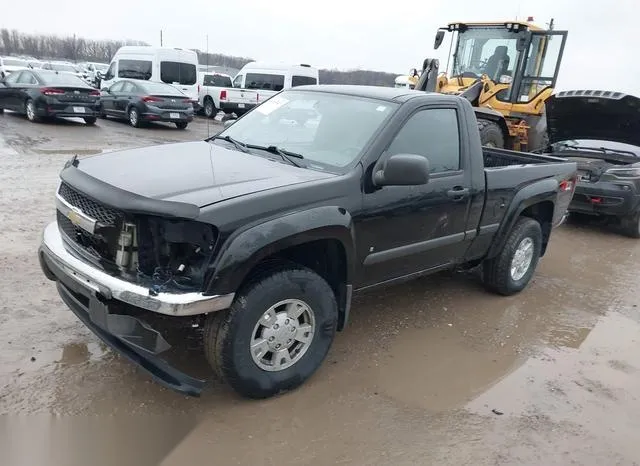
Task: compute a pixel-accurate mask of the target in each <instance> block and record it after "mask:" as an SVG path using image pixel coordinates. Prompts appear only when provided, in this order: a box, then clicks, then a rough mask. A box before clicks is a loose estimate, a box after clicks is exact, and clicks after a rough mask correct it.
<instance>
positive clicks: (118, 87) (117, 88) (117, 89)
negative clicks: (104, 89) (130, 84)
mask: <svg viewBox="0 0 640 466" xmlns="http://www.w3.org/2000/svg"><path fill="white" fill-rule="evenodd" d="M123 85H124V82H123V81H118V82H117V83H115V84H114V85H113V86H111V88H110V89H109V90H110V91H111V92H120V91H122V86H123Z"/></svg>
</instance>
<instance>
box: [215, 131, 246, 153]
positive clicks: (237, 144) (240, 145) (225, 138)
mask: <svg viewBox="0 0 640 466" xmlns="http://www.w3.org/2000/svg"><path fill="white" fill-rule="evenodd" d="M215 139H222V140H223V141H227V142H230V143H231V144H233V145H234V146H235V148H236V149H238V150H239V151H241V152H244V153H245V154H249V153H250V152H249V150H248V149H247V145H246V144H243V143H241V142H240V141H238V140H236V139H233V138H232V137H231V136H218V135H215V136H211V137H210V138H207V139H205V141H207V142H209V141H213V140H215Z"/></svg>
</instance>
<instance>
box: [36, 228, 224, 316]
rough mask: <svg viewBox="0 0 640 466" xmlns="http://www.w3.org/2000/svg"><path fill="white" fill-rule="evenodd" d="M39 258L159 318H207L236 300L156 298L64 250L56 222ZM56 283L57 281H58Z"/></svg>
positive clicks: (220, 297)
mask: <svg viewBox="0 0 640 466" xmlns="http://www.w3.org/2000/svg"><path fill="white" fill-rule="evenodd" d="M38 254H39V256H40V262H41V263H42V260H43V259H45V258H46V260H48V261H49V262H52V263H55V264H56V266H57V267H58V268H59V269H61V270H62V272H63V273H64V274H65V275H66V276H68V277H69V278H70V279H72V280H75V281H77V282H78V283H80V284H81V285H82V286H84V287H85V288H89V289H91V290H92V291H93V292H95V293H100V294H101V295H102V296H104V297H105V298H106V299H116V300H118V301H122V302H124V303H127V304H131V305H132V306H136V307H141V308H142V309H146V310H149V311H153V312H157V313H159V314H165V315H169V316H192V315H198V314H207V313H209V312H214V311H221V310H224V309H227V308H228V307H229V306H231V303H232V302H233V298H234V294H233V293H229V294H225V295H213V296H206V295H204V294H203V293H199V292H197V293H193V292H192V293H167V292H160V293H156V294H153V295H152V294H151V293H150V291H149V288H145V287H143V286H140V285H136V284H135V283H131V282H128V281H125V280H122V279H119V278H116V277H112V276H111V275H109V274H107V273H105V272H103V271H102V270H99V269H97V268H96V267H95V266H93V265H91V264H88V263H87V262H85V261H83V260H82V259H79V258H78V257H76V256H74V255H72V254H71V253H70V252H69V251H67V249H66V248H65V246H64V241H63V239H62V236H61V234H60V230H59V229H58V225H57V224H56V222H53V223H50V224H49V225H47V227H46V228H45V230H44V233H43V238H42V244H41V246H40V251H39V253H38ZM45 274H46V271H45ZM49 278H51V277H49ZM52 279H54V280H55V278H52Z"/></svg>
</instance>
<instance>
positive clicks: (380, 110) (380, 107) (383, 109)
mask: <svg viewBox="0 0 640 466" xmlns="http://www.w3.org/2000/svg"><path fill="white" fill-rule="evenodd" d="M386 109H387V107H385V106H384V105H378V107H376V110H377V111H378V112H384V111H385V110H386Z"/></svg>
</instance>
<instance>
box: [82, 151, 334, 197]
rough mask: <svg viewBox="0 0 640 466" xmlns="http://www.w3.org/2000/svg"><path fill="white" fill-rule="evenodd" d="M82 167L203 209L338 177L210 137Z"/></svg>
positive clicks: (133, 189) (136, 190)
mask: <svg viewBox="0 0 640 466" xmlns="http://www.w3.org/2000/svg"><path fill="white" fill-rule="evenodd" d="M273 157H274V158H275V157H277V156H273ZM77 169H78V170H80V171H82V172H84V173H86V174H87V175H90V176H91V177H93V178H97V179H98V180H100V181H102V182H104V183H107V184H109V185H111V186H114V187H116V188H119V189H121V190H124V191H127V192H129V193H133V194H136V195H138V196H143V197H146V198H151V199H156V200H162V201H173V202H181V203H186V204H192V205H195V206H198V207H204V206H206V205H210V204H214V203H216V202H220V201H223V200H225V199H231V198H234V197H238V196H242V195H245V194H250V193H255V192H259V191H264V190H268V189H273V188H278V187H282V186H289V185H293V184H298V183H305V182H308V181H313V180H318V179H322V178H328V177H331V176H335V175H333V174H330V173H323V172H320V171H316V170H310V169H304V168H297V167H294V166H293V165H289V164H287V163H286V162H284V163H281V162H279V161H274V160H269V159H267V158H265V157H261V156H259V155H254V154H245V153H243V152H239V151H235V150H230V149H226V148H225V147H223V146H221V145H217V144H212V143H209V142H206V141H194V142H183V143H174V144H163V145H159V146H151V147H144V148H138V149H130V150H123V151H117V152H111V153H107V154H101V155H96V156H92V157H87V158H84V159H82V160H80V161H79V162H78V164H77Z"/></svg>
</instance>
